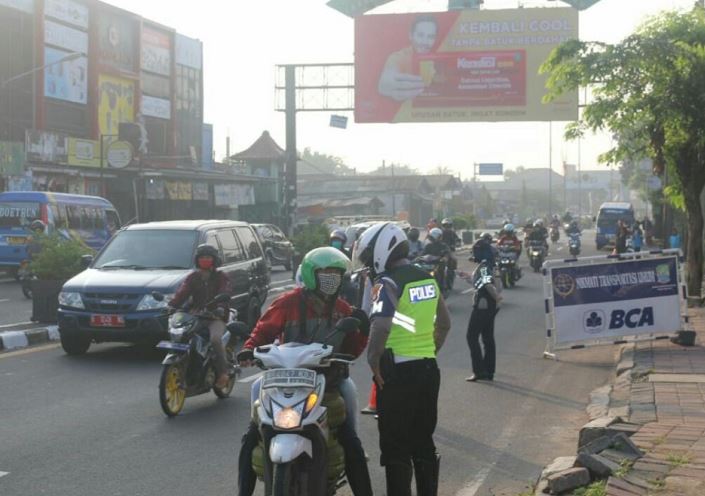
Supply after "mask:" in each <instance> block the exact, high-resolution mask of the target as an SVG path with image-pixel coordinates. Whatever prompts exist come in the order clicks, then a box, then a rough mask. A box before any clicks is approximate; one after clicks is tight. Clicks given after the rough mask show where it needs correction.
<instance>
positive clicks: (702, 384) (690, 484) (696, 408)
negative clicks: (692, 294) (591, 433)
mask: <svg viewBox="0 0 705 496" xmlns="http://www.w3.org/2000/svg"><path fill="white" fill-rule="evenodd" d="M689 314H690V316H691V317H690V322H691V326H692V329H693V330H695V331H696V332H697V338H696V345H695V346H692V347H684V346H680V345H677V344H673V343H671V342H670V341H651V342H642V343H636V344H633V345H629V347H628V348H627V349H625V352H624V354H623V358H622V363H621V365H620V367H621V368H622V370H623V373H624V374H625V375H627V376H628V377H630V378H631V380H630V381H627V382H625V381H622V385H621V386H620V384H619V383H620V381H619V379H618V381H617V384H616V385H615V389H614V390H613V400H616V403H619V401H620V397H621V399H622V406H621V407H619V406H618V407H617V408H618V409H619V408H621V409H622V411H621V412H620V413H621V414H622V415H623V416H624V417H625V418H628V419H629V422H632V423H635V424H640V425H641V427H640V428H639V430H638V432H636V433H635V434H634V435H633V436H632V438H631V439H632V441H634V443H635V444H636V445H637V446H638V447H639V448H640V449H641V450H643V451H644V452H645V453H646V456H645V457H644V458H642V459H640V460H639V461H638V462H636V463H635V464H634V466H633V467H632V472H631V473H630V475H632V476H633V477H636V478H638V479H639V480H641V481H646V482H647V484H642V486H645V487H638V485H637V487H635V486H631V487H627V488H625V486H624V484H623V482H622V480H621V479H619V478H610V480H609V482H608V484H607V495H608V496H630V495H635V494H639V495H645V494H649V495H650V494H658V495H661V496H663V495H667V496H696V495H697V496H702V495H705V346H703V344H705V343H704V342H705V308H691V309H689ZM630 362H631V363H630ZM630 365H631V367H630ZM618 370H619V369H618ZM620 390H621V391H620ZM613 403H615V402H613ZM625 414H626V415H625ZM630 491H631V492H630Z"/></svg>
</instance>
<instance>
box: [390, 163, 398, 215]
mask: <svg viewBox="0 0 705 496" xmlns="http://www.w3.org/2000/svg"><path fill="white" fill-rule="evenodd" d="M391 169H392V177H394V162H392V163H391ZM396 217H397V188H396V185H395V184H394V181H393V180H392V218H394V219H396Z"/></svg>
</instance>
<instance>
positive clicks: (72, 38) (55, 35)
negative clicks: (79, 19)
mask: <svg viewBox="0 0 705 496" xmlns="http://www.w3.org/2000/svg"><path fill="white" fill-rule="evenodd" d="M44 43H46V44H47V45H54V46H55V47H58V48H63V49H64V50H68V51H69V52H80V53H88V33H86V32H85V31H79V30H78V29H73V28H70V27H68V26H64V25H63V24H59V23H58V22H52V21H49V20H46V21H44Z"/></svg>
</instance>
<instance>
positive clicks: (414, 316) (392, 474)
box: [355, 223, 450, 496]
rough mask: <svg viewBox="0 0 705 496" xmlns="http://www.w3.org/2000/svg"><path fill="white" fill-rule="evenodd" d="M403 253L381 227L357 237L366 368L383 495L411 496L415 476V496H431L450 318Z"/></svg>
mask: <svg viewBox="0 0 705 496" xmlns="http://www.w3.org/2000/svg"><path fill="white" fill-rule="evenodd" d="M408 253H409V243H408V240H407V239H406V236H405V235H404V232H403V231H402V230H401V229H399V228H398V227H397V226H395V225H393V224H390V223H384V224H379V225H376V226H373V227H371V228H370V229H368V230H367V231H366V232H365V233H364V234H363V235H362V237H361V238H360V241H359V245H358V249H357V251H356V253H355V257H356V258H357V260H358V261H359V262H361V263H362V264H363V265H365V266H366V267H368V268H369V269H370V272H371V273H372V274H373V275H374V277H375V286H374V289H373V291H372V293H373V304H372V313H371V316H370V318H371V330H370V342H369V348H368V352H367V360H368V362H369V365H370V368H371V369H372V373H373V374H374V381H375V384H376V388H377V410H378V415H379V423H378V429H379V436H380V440H379V444H380V450H381V452H382V453H381V460H380V462H381V465H382V466H384V469H385V473H386V482H387V484H386V485H387V493H386V494H388V495H390V496H411V479H412V476H413V475H415V478H416V494H417V495H418V496H436V495H437V493H438V473H439V468H440V457H439V456H438V453H437V451H436V445H435V444H434V442H433V432H434V430H435V428H436V423H437V417H438V415H437V408H438V391H439V387H440V370H439V369H438V365H437V364H436V354H437V352H438V351H439V350H440V349H441V347H442V346H443V343H444V341H445V338H446V336H447V333H448V331H449V330H450V315H449V314H448V308H447V307H446V304H445V301H444V300H443V296H442V295H441V292H440V291H439V288H438V285H437V283H436V281H435V280H434V279H432V278H430V277H429V275H428V274H427V273H426V272H424V271H422V270H421V269H419V268H418V267H416V266H415V265H413V264H411V263H409V260H408V258H407V256H408Z"/></svg>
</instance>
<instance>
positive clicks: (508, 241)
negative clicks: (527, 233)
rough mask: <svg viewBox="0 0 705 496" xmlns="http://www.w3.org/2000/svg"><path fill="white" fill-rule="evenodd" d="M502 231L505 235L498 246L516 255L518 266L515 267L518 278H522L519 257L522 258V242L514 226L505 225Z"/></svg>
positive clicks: (498, 242) (510, 224)
mask: <svg viewBox="0 0 705 496" xmlns="http://www.w3.org/2000/svg"><path fill="white" fill-rule="evenodd" d="M502 231H503V232H504V234H503V235H502V236H501V237H500V238H499V240H498V241H497V246H499V247H508V248H510V249H511V250H512V251H513V252H514V253H515V254H516V257H517V258H516V265H515V266H514V267H515V271H516V274H515V275H516V278H517V279H519V278H521V267H519V257H520V256H521V241H519V238H518V237H517V235H516V232H515V230H514V224H512V223H508V224H505V226H504V228H503V229H502Z"/></svg>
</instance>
